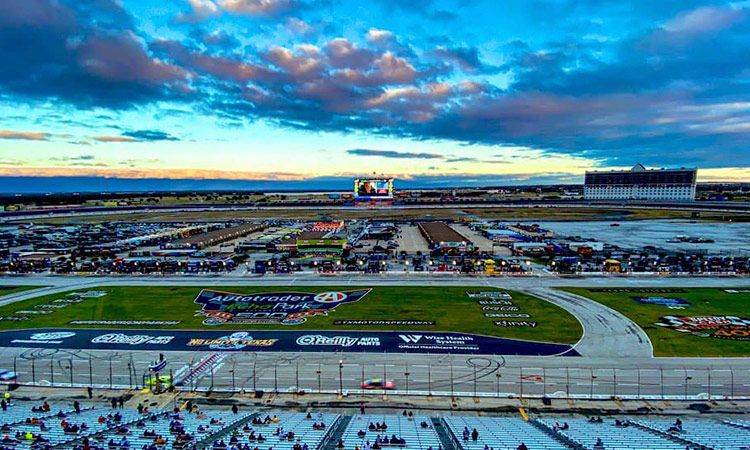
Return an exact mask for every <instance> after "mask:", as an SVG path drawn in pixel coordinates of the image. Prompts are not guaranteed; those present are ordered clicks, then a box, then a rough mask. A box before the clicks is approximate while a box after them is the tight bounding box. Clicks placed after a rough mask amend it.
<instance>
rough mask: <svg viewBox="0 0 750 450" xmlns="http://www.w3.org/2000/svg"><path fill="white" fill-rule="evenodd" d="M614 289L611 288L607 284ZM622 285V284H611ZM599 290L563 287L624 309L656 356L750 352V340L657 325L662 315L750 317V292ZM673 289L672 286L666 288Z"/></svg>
mask: <svg viewBox="0 0 750 450" xmlns="http://www.w3.org/2000/svg"><path fill="white" fill-rule="evenodd" d="M607 289H610V288H607ZM611 289H618V288H611ZM622 289H628V290H629V292H595V291H592V290H590V289H586V288H562V290H565V291H567V292H571V293H573V294H577V295H581V296H583V297H588V298H590V299H592V300H595V301H597V302H599V303H601V304H603V305H606V306H609V307H610V308H612V309H614V310H617V311H619V312H621V313H622V314H623V315H625V316H627V317H628V318H630V319H631V320H632V321H633V322H635V323H636V324H638V325H639V326H640V327H641V328H643V330H644V331H645V332H646V334H647V335H648V337H649V338H650V339H651V342H652V344H653V346H654V355H655V356H684V357H710V356H713V357H716V356H723V357H742V356H750V340H744V341H743V340H730V339H721V338H715V337H704V336H696V335H693V334H689V333H682V332H679V331H675V330H673V329H670V328H665V327H661V326H658V325H655V324H656V323H657V322H658V321H659V318H660V317H662V316H712V315H716V316H739V317H744V318H750V293H737V294H730V293H727V292H725V291H724V289H718V288H684V289H683V288H673V290H674V291H675V292H659V293H654V292H648V291H645V290H644V291H640V292H639V291H638V290H637V288H622ZM664 289H665V290H669V289H670V288H664ZM632 297H676V298H680V299H683V300H685V301H686V302H688V303H690V306H687V307H685V308H684V309H672V308H669V307H667V306H661V305H652V304H642V303H638V302H637V301H635V300H634V299H633V298H632Z"/></svg>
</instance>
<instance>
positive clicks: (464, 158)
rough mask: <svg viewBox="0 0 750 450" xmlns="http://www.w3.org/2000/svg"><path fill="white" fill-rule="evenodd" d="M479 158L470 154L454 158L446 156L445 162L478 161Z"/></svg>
mask: <svg viewBox="0 0 750 450" xmlns="http://www.w3.org/2000/svg"><path fill="white" fill-rule="evenodd" d="M477 161H479V159H477V158H473V157H470V156H457V157H453V158H446V159H445V162H447V163H457V162H477Z"/></svg>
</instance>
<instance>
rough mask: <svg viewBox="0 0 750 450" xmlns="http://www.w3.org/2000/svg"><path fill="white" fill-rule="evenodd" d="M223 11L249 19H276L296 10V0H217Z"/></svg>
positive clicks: (297, 3) (297, 6)
mask: <svg viewBox="0 0 750 450" xmlns="http://www.w3.org/2000/svg"><path fill="white" fill-rule="evenodd" d="M219 4H220V5H221V7H222V8H224V9H225V10H227V11H229V12H231V13H234V14H241V15H246V16H251V17H276V16H279V15H283V14H286V13H289V12H291V11H294V10H296V9H298V8H299V7H300V6H301V4H300V3H299V2H298V1H296V0H219Z"/></svg>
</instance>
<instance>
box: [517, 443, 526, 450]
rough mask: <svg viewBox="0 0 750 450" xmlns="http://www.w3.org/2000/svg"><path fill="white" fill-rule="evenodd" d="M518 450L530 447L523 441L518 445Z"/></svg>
mask: <svg viewBox="0 0 750 450" xmlns="http://www.w3.org/2000/svg"><path fill="white" fill-rule="evenodd" d="M516 450H529V448H528V447H526V444H524V443H523V442H521V445H519V446H518V447H516Z"/></svg>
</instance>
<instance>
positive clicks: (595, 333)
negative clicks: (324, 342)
mask: <svg viewBox="0 0 750 450" xmlns="http://www.w3.org/2000/svg"><path fill="white" fill-rule="evenodd" d="M0 284H3V285H13V284H17V285H34V284H37V285H45V286H48V287H44V288H40V289H34V290H31V291H26V292H22V293H17V294H11V295H8V296H4V297H2V298H0V304H6V303H10V302H15V301H20V300H24V299H27V298H32V297H35V296H38V295H43V294H52V293H56V292H62V291H67V290H71V289H85V288H91V287H94V286H105V285H135V286H137V285H194V286H201V287H212V286H221V285H235V286H236V285H284V286H294V285H308V286H309V285H321V286H324V285H358V286H363V285H364V286H366V285H412V286H414V285H428V286H441V285H446V286H448V285H450V286H461V285H465V286H478V285H486V286H493V287H499V288H506V289H513V290H519V291H524V292H529V293H531V294H533V295H537V296H539V297H542V298H544V299H546V300H548V301H551V302H553V303H555V304H558V305H560V306H562V307H564V308H565V309H567V310H568V311H570V312H571V313H572V314H574V315H575V316H576V317H577V318H578V319H579V321H580V322H581V323H582V324H583V327H584V337H583V338H582V339H581V341H579V342H578V343H577V344H576V345H575V349H576V350H578V351H579V352H580V353H581V354H582V356H581V357H525V356H503V355H429V354H408V355H407V354H401V353H399V354H384V353H346V352H343V353H342V352H320V353H295V352H263V353H261V352H257V353H256V352H244V353H242V354H240V353H231V354H229V353H225V352H224V353H223V352H181V351H175V352H167V353H166V357H167V359H168V360H169V365H168V367H169V369H170V370H171V371H172V373H173V374H177V375H180V376H181V377H183V378H185V384H184V385H185V388H190V389H193V388H194V389H199V390H201V389H209V388H211V387H212V388H213V389H215V390H232V389H235V390H240V389H245V390H251V389H254V388H257V389H262V390H265V391H267V392H268V391H280V392H288V391H290V390H295V389H302V390H305V391H307V392H318V391H320V392H329V393H334V392H339V391H346V392H356V391H357V390H358V389H359V388H360V385H361V383H362V381H363V379H367V378H371V377H384V378H388V379H392V380H394V381H395V383H396V385H397V389H398V390H399V392H402V393H409V394H419V395H422V394H428V393H433V394H436V395H450V394H451V393H452V394H455V395H477V396H483V395H484V396H495V395H499V396H508V395H516V396H518V395H521V396H541V395H545V394H546V395H550V396H553V397H554V396H556V397H568V396H569V397H571V398H609V397H611V396H618V397H623V398H629V397H640V398H654V399H656V398H672V399H683V398H691V399H693V398H707V397H712V398H725V397H734V398H746V397H750V359H749V358H654V357H652V352H651V344H650V342H649V341H648V338H647V337H646V335H645V333H643V331H642V330H640V329H639V328H638V327H635V326H634V324H633V323H632V322H631V321H630V320H629V319H627V318H625V317H623V316H622V315H620V314H618V313H616V312H614V311H612V310H611V309H609V308H606V307H604V306H601V305H599V304H597V303H595V302H592V301H590V300H588V299H584V298H581V297H578V296H575V295H571V294H566V293H561V292H559V291H554V290H552V289H550V287H552V286H586V287H607V286H610V287H628V286H638V287H670V286H671V287H673V286H676V285H679V286H681V287H691V286H695V287H725V288H730V287H743V286H748V285H750V280H748V279H747V278H743V277H656V276H654V277H634V276H631V277H586V278H558V277H553V276H533V277H509V278H482V277H477V278H473V277H440V278H438V277H433V276H419V277H418V276H408V277H406V276H403V275H399V276H391V275H382V276H369V277H365V276H351V277H346V276H343V277H341V276H340V277H335V278H328V277H320V276H317V275H301V276H292V277H263V278H237V277H141V276H137V277H130V276H123V277H120V276H118V277H49V276H40V277H20V278H19V277H3V278H0ZM156 357H157V355H155V354H154V353H153V352H145V351H122V350H117V351H98V350H97V351H92V350H62V349H25V348H8V347H2V348H0V362H1V364H2V367H3V368H11V366H13V367H15V369H16V371H17V372H18V373H19V379H20V380H21V382H34V383H37V384H43V385H44V384H63V385H68V384H71V381H72V384H73V385H74V386H77V385H80V386H87V385H89V384H90V383H92V384H94V385H95V386H102V387H108V386H109V385H112V386H114V387H138V386H142V384H143V375H144V373H145V372H146V371H147V367H148V365H149V363H150V362H151V361H153V360H154V359H156ZM110 364H111V366H110ZM110 367H111V369H110ZM189 374H193V376H192V377H191V376H187V377H185V375H189ZM376 392H378V393H379V392H380V391H376Z"/></svg>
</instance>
